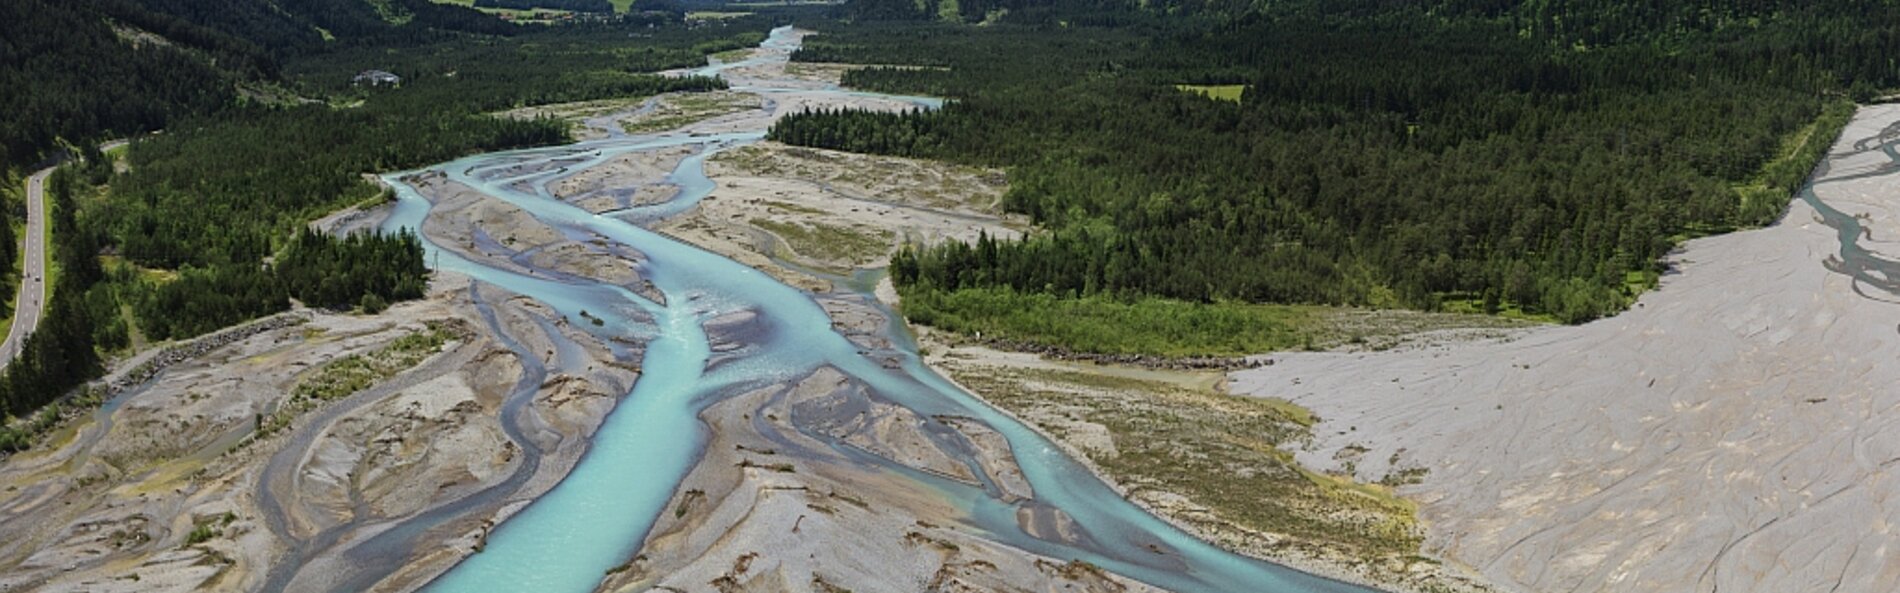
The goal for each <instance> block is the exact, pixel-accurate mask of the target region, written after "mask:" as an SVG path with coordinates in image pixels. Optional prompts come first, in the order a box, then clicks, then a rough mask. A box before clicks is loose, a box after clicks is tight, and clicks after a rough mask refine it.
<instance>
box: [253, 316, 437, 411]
mask: <svg viewBox="0 0 1900 593" xmlns="http://www.w3.org/2000/svg"><path fill="white" fill-rule="evenodd" d="M450 337H452V334H451V332H450V331H449V330H447V329H443V328H441V327H437V326H436V325H435V324H434V323H433V322H431V324H430V328H429V329H427V330H425V331H420V332H416V333H412V334H409V335H406V336H403V337H401V338H397V339H396V340H395V341H392V342H390V343H389V344H387V345H385V346H383V347H381V348H378V349H376V350H375V351H374V352H370V353H368V354H355V355H350V356H345V357H343V358H339V359H336V360H332V361H330V362H329V363H326V364H324V365H323V366H322V367H319V368H316V369H314V370H310V371H306V372H305V373H304V375H303V377H302V378H300V379H298V381H297V386H296V387H294V388H292V390H291V398H290V400H289V401H286V402H284V404H283V405H281V406H279V407H278V408H277V411H276V412H275V413H273V414H271V416H270V417H268V418H264V419H263V421H262V422H261V423H260V424H259V426H258V427H257V432H256V433H255V434H254V438H258V439H261V438H264V437H267V436H270V434H271V433H273V432H275V431H277V430H279V429H282V428H284V427H286V426H289V425H290V423H291V421H292V420H295V419H296V417H297V416H298V415H300V414H303V413H304V412H308V411H310V410H313V409H316V408H317V407H318V406H321V405H323V403H324V402H329V401H332V400H336V399H341V398H343V397H346V396H348V395H350V394H352V393H356V392H358V391H362V390H364V389H368V388H369V387H370V386H371V385H375V384H376V383H378V382H381V381H382V380H384V379H387V378H389V377H392V376H395V375H396V374H397V373H400V372H403V371H406V370H409V369H410V368H411V367H414V366H416V365H418V364H421V363H422V361H423V360H425V359H427V358H429V356H430V355H432V354H435V353H436V352H440V351H441V350H442V346H443V344H446V343H448V341H449V338H450Z"/></svg>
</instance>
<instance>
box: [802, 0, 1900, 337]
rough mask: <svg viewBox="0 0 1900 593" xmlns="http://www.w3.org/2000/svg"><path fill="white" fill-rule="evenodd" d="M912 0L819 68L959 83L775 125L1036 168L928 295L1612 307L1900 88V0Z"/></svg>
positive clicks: (827, 46) (1770, 196)
mask: <svg viewBox="0 0 1900 593" xmlns="http://www.w3.org/2000/svg"><path fill="white" fill-rule="evenodd" d="M907 5H910V3H908V2H903V3H897V2H879V1H876V0H860V1H858V2H855V3H853V4H852V5H851V8H850V15H851V17H852V18H855V19H856V22H854V23H852V24H851V25H850V26H838V27H831V28H826V29H824V31H823V35H821V36H819V37H815V38H813V39H811V40H809V41H808V42H807V43H806V45H805V49H803V50H802V51H801V52H800V53H799V54H798V55H797V56H796V57H795V59H797V60H804V61H814V62H852V63H860V64H881V65H895V66H898V67H870V68H865V69H859V70H855V71H851V72H849V73H848V74H847V75H846V78H845V83H846V85H847V86H853V87H858V88H865V89H872V90H879V91H894V92H904V93H922V94H936V95H940V96H945V97H949V98H951V99H953V101H952V102H951V103H949V104H948V105H947V106H946V107H945V108H943V109H941V110H939V111H934V112H911V113H903V114H893V113H869V112H826V113H806V114H802V115H795V116H792V117H789V118H787V119H785V120H782V121H781V122H780V123H779V124H778V125H777V126H776V127H775V128H774V129H773V130H772V138H774V139H777V140H780V141H784V142H788V143H792V144H799V145H806V146H815V147H825V148H835V149H842V150H850V151H860V152H874V153H884V154H896V155H908V156H918V157H927V158H939V159H948V160H952V161H958V162H964V163H972V164H982V165H991V166H1001V167H1006V168H1007V169H1008V171H1009V177H1010V184H1011V187H1010V190H1009V193H1008V195H1007V196H1006V198H1005V204H1006V207H1007V208H1008V209H1010V210H1013V211H1016V212H1020V213H1025V214H1028V215H1029V216H1031V217H1032V218H1033V219H1034V220H1035V221H1036V222H1037V223H1038V224H1039V225H1040V226H1041V227H1042V229H1043V230H1042V231H1040V232H1037V233H1034V234H1032V235H1031V236H1029V237H1028V238H1026V239H1024V240H1021V241H1009V240H994V241H992V240H985V241H982V242H980V243H978V244H975V245H971V244H964V243H949V244H942V245H918V246H913V247H911V248H907V249H906V250H904V251H903V252H902V253H900V254H899V255H898V257H897V258H896V259H895V260H894V262H893V264H892V270H891V271H892V275H893V277H894V279H895V280H896V282H897V283H898V284H899V286H900V288H901V289H903V290H904V291H906V292H907V293H915V292H917V291H958V290H967V289H976V288H984V289H1003V290H1007V291H1014V292H1018V293H1034V294H1049V295H1055V296H1059V297H1065V298H1077V297H1085V296H1106V297H1111V298H1118V299H1123V300H1139V299H1146V298H1156V297H1160V298H1166V299H1176V300H1181V301H1187V302H1198V303H1222V302H1253V303H1312V304H1336V305H1357V306H1376V307H1409V308H1417V309H1425V310H1440V309H1449V310H1474V311H1475V310H1482V311H1485V312H1493V313H1496V312H1500V311H1505V312H1514V313H1524V314H1529V315H1533V316H1540V317H1545V318H1551V319H1556V320H1560V321H1564V322H1572V323H1574V322H1582V321H1587V320H1590V319H1593V318H1597V317H1600V316H1603V315H1607V314H1611V313H1614V312H1616V311H1619V310H1621V309H1622V308H1624V307H1626V306H1628V304H1629V303H1631V302H1632V301H1633V300H1634V298H1635V295H1636V294H1637V293H1639V292H1640V291H1642V290H1644V289H1646V288H1647V287H1649V286H1652V285H1653V284H1654V282H1655V279H1656V278H1657V276H1658V274H1659V273H1661V272H1663V270H1662V268H1661V267H1660V266H1661V264H1660V263H1659V262H1660V258H1661V257H1662V256H1664V255H1665V254H1666V253H1667V252H1668V250H1669V249H1671V248H1672V247H1673V246H1674V245H1675V244H1676V243H1678V242H1679V241H1681V240H1683V239H1685V238H1688V237H1693V236H1698V235H1703V234H1708V233H1714V232H1723V231H1727V230H1733V229H1738V228H1745V227H1750V226H1758V225H1763V224H1766V223H1769V222H1772V221H1774V220H1775V219H1777V218H1778V217H1779V216H1780V215H1781V212H1782V211H1783V210H1784V207H1785V205H1786V203H1787V202H1788V200H1789V198H1790V196H1791V194H1792V193H1793V191H1794V190H1795V189H1796V188H1797V187H1798V186H1799V185H1800V184H1801V183H1803V182H1804V179H1805V178H1806V176H1807V173H1808V171H1809V169H1810V168H1811V167H1812V165H1813V163H1814V162H1815V160H1816V159H1817V158H1819V157H1820V156H1821V154H1822V153H1823V151H1825V150H1826V148H1827V147H1828V146H1829V145H1830V144H1831V143H1832V141H1833V139H1834V137H1835V136H1836V134H1837V131H1838V129H1839V128H1840V127H1841V126H1842V125H1844V123H1845V122H1846V120H1847V118H1848V117H1849V115H1850V114H1851V108H1852V101H1856V100H1858V101H1866V100H1870V99H1872V98H1874V96H1875V95H1876V94H1877V93H1876V90H1875V89H1890V88H1894V87H1895V86H1896V85H1900V70H1896V66H1895V62H1894V60H1895V58H1894V56H1896V55H1900V5H1896V4H1893V3H1891V2H1880V1H1872V0H1867V1H1861V0H1846V1H1840V2H1825V3H1810V2H1785V1H1784V2H1775V1H1765V2H1747V3H1740V2H1684V3H1625V2H1608V1H1605V2H1541V1H1521V2H1511V1H1489V2H1479V1H1442V2H1380V1H1370V0H1361V1H1347V2H1291V3H1275V4H1271V5H1267V4H1264V3H1252V4H1248V3H1239V4H1234V3H1207V4H1195V3H1173V4H1163V3H1143V6H1146V8H1137V7H1134V6H1132V5H1122V4H1120V3H1114V2H1106V3H1105V2H1081V3H1075V2H1055V3H1049V2H1035V1H1027V2H1013V3H1004V4H998V5H995V6H989V5H987V4H979V3H976V2H959V3H958V4H957V8H958V9H959V10H960V11H961V12H960V13H957V14H956V15H955V16H952V15H951V14H949V13H948V11H931V10H928V9H929V8H930V7H928V6H925V7H922V8H915V7H912V8H906V6H907ZM984 6H989V8H982V7H984ZM1161 13H1168V14H1169V16H1166V17H1163V16H1159V15H1160V14H1161ZM946 20H948V21H951V22H945V21H946ZM976 20H985V21H987V22H985V23H984V24H983V25H982V26H971V25H970V24H968V21H976ZM917 66H923V67H924V68H917ZM1221 91H1225V92H1227V93H1232V94H1230V95H1225V96H1224V95H1223V94H1221ZM971 299H972V297H968V296H966V297H965V298H959V299H945V298H931V299H912V300H914V301H915V302H918V303H954V302H972V300H971ZM920 306H925V305H920ZM911 312H912V313H924V314H926V315H932V316H936V317H943V316H945V315H946V314H949V315H952V316H960V317H965V318H967V317H968V315H967V314H968V313H969V312H968V311H922V312H920V311H911Z"/></svg>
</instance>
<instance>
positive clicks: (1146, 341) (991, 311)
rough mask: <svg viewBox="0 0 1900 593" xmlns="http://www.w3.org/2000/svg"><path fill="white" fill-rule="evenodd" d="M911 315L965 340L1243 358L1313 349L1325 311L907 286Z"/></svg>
mask: <svg viewBox="0 0 1900 593" xmlns="http://www.w3.org/2000/svg"><path fill="white" fill-rule="evenodd" d="M903 297H904V302H903V309H904V315H905V317H908V318H910V320H911V321H913V322H917V323H922V324H925V325H930V326H933V327H937V328H941V329H946V330H950V331H954V332H957V333H961V334H966V335H976V336H981V337H991V338H1002V339H1007V340H1013V341H1019V342H1031V343H1036V344H1044V345H1049V346H1059V347H1063V348H1067V349H1070V350H1075V351H1084V352H1098V353H1103V354H1148V355H1155V356H1241V355H1246V354H1256V353H1261V352H1272V351H1275V350H1287V349H1293V348H1301V347H1304V346H1309V345H1312V344H1313V340H1314V338H1315V335H1314V334H1316V333H1317V332H1318V328H1319V326H1320V322H1321V321H1322V320H1321V318H1320V316H1319V315H1318V314H1317V312H1318V308H1315V307H1306V306H1295V305H1254V304H1241V303H1215V304H1197V303H1187V302H1182V301H1174V300H1167V299H1153V298H1151V299H1140V300H1135V301H1126V302H1124V301H1118V300H1114V299H1109V298H1104V297H1085V298H1077V299H1063V298H1057V297H1054V296H1050V295H1046V294H1025V293H1019V292H1015V291H1012V290H1008V289H987V288H985V289H965V290H959V291H955V292H944V291H937V290H929V289H922V290H919V289H907V290H905V291H904V293H903Z"/></svg>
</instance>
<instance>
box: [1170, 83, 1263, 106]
mask: <svg viewBox="0 0 1900 593" xmlns="http://www.w3.org/2000/svg"><path fill="white" fill-rule="evenodd" d="M1174 88H1175V89H1178V90H1181V91H1184V92H1189V93H1194V94H1197V95H1200V96H1203V97H1207V98H1209V99H1213V100H1216V101H1232V102H1235V103H1239V102H1240V94H1241V92H1243V91H1245V90H1247V85H1244V84H1177V85H1174Z"/></svg>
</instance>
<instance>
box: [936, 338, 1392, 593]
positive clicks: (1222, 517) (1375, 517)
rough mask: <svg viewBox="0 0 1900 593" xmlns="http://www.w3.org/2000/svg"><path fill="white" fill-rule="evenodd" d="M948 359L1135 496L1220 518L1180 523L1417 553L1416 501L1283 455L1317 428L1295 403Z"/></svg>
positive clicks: (978, 387) (1343, 550)
mask: <svg viewBox="0 0 1900 593" xmlns="http://www.w3.org/2000/svg"><path fill="white" fill-rule="evenodd" d="M952 356H953V357H952V358H950V359H948V360H946V361H945V362H944V363H943V364H944V366H945V367H947V368H948V369H950V374H951V375H952V376H953V377H954V378H955V379H956V380H957V381H958V382H959V383H962V384H963V385H965V386H967V387H970V388H971V389H973V390H975V391H976V392H977V393H980V394H982V395H983V396H984V397H985V398H986V399H989V400H990V401H992V402H993V403H996V404H997V405H999V406H1001V407H1003V408H1004V409H1007V410H1010V411H1011V412H1013V413H1015V414H1017V415H1018V416H1020V417H1022V418H1024V419H1025V420H1028V421H1030V422H1033V423H1035V424H1037V425H1038V426H1040V427H1042V428H1043V430H1045V431H1048V432H1049V433H1051V434H1052V435H1055V436H1056V437H1057V438H1058V439H1061V440H1064V441H1068V442H1070V443H1071V444H1072V445H1076V448H1077V449H1079V450H1081V452H1082V453H1083V454H1084V455H1086V456H1087V457H1088V458H1089V459H1090V460H1091V461H1093V462H1094V463H1095V464H1096V466H1098V467H1100V468H1101V469H1102V470H1103V471H1104V472H1106V473H1107V474H1109V476H1111V477H1112V478H1114V479H1115V481H1116V482H1118V483H1120V484H1122V485H1123V486H1125V487H1127V488H1128V489H1129V490H1130V491H1131V493H1132V494H1133V495H1134V496H1133V498H1136V499H1138V500H1140V499H1144V498H1147V497H1145V496H1144V494H1158V493H1172V494H1177V495H1181V496H1185V497H1186V498H1187V499H1188V500H1190V501H1192V503H1193V504H1194V505H1199V506H1203V507H1206V508H1207V509H1208V510H1209V511H1212V517H1209V516H1207V515H1205V514H1200V513H1187V514H1184V515H1178V517H1180V518H1182V519H1184V520H1186V521H1187V522H1189V523H1191V524H1195V525H1197V526H1200V527H1202V528H1204V529H1207V530H1208V531H1210V532H1213V533H1215V534H1218V536H1219V537H1222V538H1223V539H1225V538H1226V537H1234V536H1237V535H1238V534H1236V533H1234V532H1233V531H1232V528H1231V527H1229V526H1228V525H1227V524H1228V523H1231V524H1233V525H1238V526H1240V527H1243V528H1245V529H1249V530H1254V531H1259V532H1265V533H1272V534H1278V535H1283V536H1288V537H1289V538H1290V539H1289V540H1286V541H1283V542H1280V543H1277V544H1273V545H1275V546H1288V545H1290V546H1295V547H1306V546H1315V547H1320V548H1325V549H1329V550H1332V551H1333V552H1335V553H1340V554H1344V555H1346V556H1347V557H1351V558H1356V559H1363V560H1376V559H1382V558H1410V557H1412V556H1413V555H1415V554H1417V553H1418V547H1419V543H1420V537H1419V531H1418V529H1417V520H1416V518H1415V512H1416V506H1415V505H1414V504H1413V503H1412V502H1411V501H1408V500H1405V499H1403V498H1400V497H1398V496H1396V495H1394V494H1393V493H1392V491H1391V489H1390V488H1389V487H1385V486H1381V485H1375V484H1362V483H1358V482H1354V481H1352V480H1350V479H1347V478H1343V477H1338V476H1331V475H1325V474H1319V473H1315V472H1312V471H1309V470H1307V469H1305V468H1303V467H1301V466H1300V465H1299V464H1298V463H1296V462H1295V461H1294V460H1293V458H1292V456H1291V455H1290V454H1288V453H1287V452H1286V451H1285V450H1283V447H1287V446H1294V445H1296V444H1297V443H1299V442H1300V441H1302V440H1304V439H1306V438H1308V437H1309V435H1310V431H1311V427H1312V424H1313V423H1314V422H1315V421H1316V419H1315V418H1314V417H1313V416H1312V414H1311V413H1310V412H1308V411H1306V410H1305V409H1303V408H1300V407H1299V406H1296V405H1293V404H1290V403H1287V402H1284V401H1277V400H1263V399H1249V398H1239V397H1233V396H1228V395H1223V394H1221V393H1218V392H1215V391H1213V390H1211V389H1191V388H1185V387H1182V386H1179V385H1175V384H1170V383H1164V382H1161V381H1153V380H1145V379H1134V378H1125V377H1110V376H1105V375H1100V374H1095V373H1088V372H1077V371H1067V370H1049V369H1034V368H1018V367H1007V366H990V365H988V364H983V363H981V362H966V361H960V360H957V359H955V358H954V355H952ZM1088 425H1095V426H1100V427H1102V428H1106V429H1107V435H1108V437H1109V439H1108V442H1107V443H1106V445H1107V446H1103V445H1104V443H1102V441H1100V440H1091V439H1089V438H1088V437H1087V436H1086V435H1089V434H1096V433H1095V432H1094V430H1091V429H1090V427H1089V426H1088ZM1078 436H1079V437H1082V438H1075V437H1078ZM1159 498H1163V499H1165V498H1167V497H1166V496H1161V497H1159ZM1242 537H1244V536H1242Z"/></svg>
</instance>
